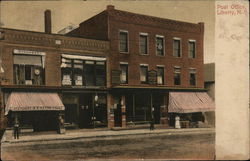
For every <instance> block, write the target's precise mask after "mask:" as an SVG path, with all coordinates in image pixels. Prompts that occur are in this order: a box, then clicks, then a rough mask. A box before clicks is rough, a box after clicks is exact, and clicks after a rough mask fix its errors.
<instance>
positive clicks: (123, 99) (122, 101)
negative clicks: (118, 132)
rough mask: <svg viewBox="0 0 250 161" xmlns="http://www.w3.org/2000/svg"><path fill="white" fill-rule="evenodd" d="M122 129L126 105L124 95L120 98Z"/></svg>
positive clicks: (124, 122) (124, 123)
mask: <svg viewBox="0 0 250 161" xmlns="http://www.w3.org/2000/svg"><path fill="white" fill-rule="evenodd" d="M121 112H122V127H126V103H125V95H122V97H121Z"/></svg>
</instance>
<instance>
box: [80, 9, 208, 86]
mask: <svg viewBox="0 0 250 161" xmlns="http://www.w3.org/2000/svg"><path fill="white" fill-rule="evenodd" d="M106 15H108V18H106ZM102 17H105V18H102ZM105 21H107V22H108V31H107V30H106V26H105V27H104V28H105V29H103V30H101V29H100V28H96V27H94V26H98V25H101V24H106V22H105ZM77 30H78V31H81V32H80V33H79V35H78V36H87V37H92V38H96V37H99V38H104V37H105V36H104V35H107V34H108V38H109V40H110V55H109V64H108V67H109V68H108V71H109V73H111V71H112V70H119V62H128V64H129V69H128V70H129V76H128V85H130V86H150V85H145V84H143V85H142V84H141V83H140V71H139V65H140V64H148V65H149V70H154V69H156V66H157V65H165V78H164V79H165V85H163V86H168V87H172V86H174V78H173V77H174V66H180V67H181V81H182V84H181V85H180V86H178V87H184V88H187V87H190V85H189V68H196V71H197V76H196V79H197V85H196V86H195V87H199V88H204V78H203V77H204V76H203V34H204V24H203V23H199V24H194V23H187V22H180V21H174V20H168V19H162V18H157V17H151V16H145V15H140V14H133V13H130V12H125V11H119V10H115V9H114V7H113V6H108V7H107V10H105V11H103V12H102V13H100V14H98V15H97V16H94V17H93V18H90V19H89V20H88V21H85V22H82V23H81V25H80V27H79V28H78V29H77ZM119 30H127V31H128V32H129V53H128V54H121V53H120V52H119ZM106 32H107V33H106ZM140 32H144V33H148V41H149V55H140V54H139V33H140ZM156 35H162V36H164V37H165V44H164V45H165V56H156V46H155V36H156ZM174 37H178V38H181V50H182V57H181V58H174V57H173V38H174ZM189 39H194V40H196V58H195V59H190V58H188V40H189ZM110 77H111V75H109V78H108V80H109V79H110ZM108 82H109V81H108ZM110 85H111V84H108V86H110ZM192 88H194V87H193V86H192Z"/></svg>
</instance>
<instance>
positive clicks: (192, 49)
mask: <svg viewBox="0 0 250 161" xmlns="http://www.w3.org/2000/svg"><path fill="white" fill-rule="evenodd" d="M188 56H189V58H195V56H196V53H195V41H191V40H190V41H189V42H188Z"/></svg>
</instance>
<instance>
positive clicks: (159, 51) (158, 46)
mask: <svg viewBox="0 0 250 161" xmlns="http://www.w3.org/2000/svg"><path fill="white" fill-rule="evenodd" d="M163 42H164V40H163V38H161V37H157V38H156V51H157V55H161V56H163V55H164V44H163Z"/></svg>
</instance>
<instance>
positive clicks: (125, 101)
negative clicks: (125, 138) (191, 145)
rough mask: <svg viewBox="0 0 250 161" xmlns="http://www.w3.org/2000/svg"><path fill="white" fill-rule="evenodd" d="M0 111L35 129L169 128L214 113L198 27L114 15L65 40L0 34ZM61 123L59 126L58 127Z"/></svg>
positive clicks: (200, 27) (200, 25)
mask: <svg viewBox="0 0 250 161" xmlns="http://www.w3.org/2000/svg"><path fill="white" fill-rule="evenodd" d="M0 33H1V34H0V35H1V36H0V60H2V62H1V78H2V80H1V107H2V108H1V109H2V111H3V112H2V113H5V114H6V115H9V120H13V119H12V118H11V117H15V118H18V119H19V120H20V123H21V125H22V126H31V127H32V128H33V129H34V131H41V130H51V129H56V127H57V126H58V124H60V123H61V124H62V125H64V126H65V127H68V128H90V127H109V128H114V127H126V126H128V125H137V124H145V123H149V122H152V121H153V122H154V123H155V124H159V125H161V126H162V127H169V126H174V122H175V117H176V116H177V115H178V116H181V121H183V127H184V126H186V127H187V126H188V125H186V124H187V123H186V122H187V121H196V122H197V121H203V122H204V119H203V118H202V117H203V115H202V114H203V113H204V112H206V111H213V110H214V103H213V102H212V100H211V98H210V97H209V96H208V95H207V94H206V90H205V88H204V76H203V72H204V71H203V37H204V24H203V23H198V24H194V23H187V22H180V21H175V20H169V19H162V18H157V17H152V16H146V15H140V14H135V13H130V12H126V11H120V10H116V9H115V8H114V6H110V5H109V6H107V9H106V10H104V11H103V12H101V13H100V14H97V15H96V16H94V17H92V18H90V19H88V20H86V21H84V22H82V23H81V24H80V25H79V27H78V28H76V29H74V30H72V31H70V32H69V33H67V34H66V35H57V34H51V17H50V11H45V33H38V32H30V31H21V30H14V29H5V28H1V29H0ZM61 119H63V121H60V120H61Z"/></svg>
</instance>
